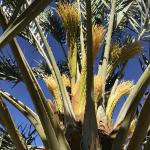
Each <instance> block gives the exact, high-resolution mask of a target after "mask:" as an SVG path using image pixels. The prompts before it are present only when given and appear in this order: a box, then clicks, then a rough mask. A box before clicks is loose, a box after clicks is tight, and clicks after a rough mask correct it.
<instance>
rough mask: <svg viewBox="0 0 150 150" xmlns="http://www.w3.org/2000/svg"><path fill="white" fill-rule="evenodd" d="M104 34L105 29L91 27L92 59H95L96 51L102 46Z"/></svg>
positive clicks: (97, 26) (96, 26) (95, 26)
mask: <svg viewBox="0 0 150 150" xmlns="http://www.w3.org/2000/svg"><path fill="white" fill-rule="evenodd" d="M104 33H105V29H104V27H102V26H99V25H93V27H92V37H93V43H92V44H93V45H92V51H93V58H95V57H96V55H97V53H98V50H99V48H100V46H101V44H102V39H103V36H104Z"/></svg>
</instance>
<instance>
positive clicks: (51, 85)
mask: <svg viewBox="0 0 150 150" xmlns="http://www.w3.org/2000/svg"><path fill="white" fill-rule="evenodd" d="M44 81H45V83H46V85H47V87H48V89H49V91H50V92H52V95H53V97H54V101H55V105H56V108H57V111H59V112H61V113H62V112H63V105H62V101H61V96H60V91H59V88H58V85H57V83H56V81H55V80H54V78H53V76H52V75H51V76H47V77H46V78H44Z"/></svg>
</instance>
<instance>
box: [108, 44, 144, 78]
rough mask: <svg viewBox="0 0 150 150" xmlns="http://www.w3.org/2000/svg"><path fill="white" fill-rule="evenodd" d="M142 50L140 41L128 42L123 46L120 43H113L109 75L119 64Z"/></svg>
mask: <svg viewBox="0 0 150 150" xmlns="http://www.w3.org/2000/svg"><path fill="white" fill-rule="evenodd" d="M141 50H142V46H141V44H140V43H139V42H138V41H135V42H133V43H126V44H125V45H124V46H123V47H120V46H119V44H118V43H115V44H113V45H112V47H111V53H110V63H109V64H108V66H107V77H108V76H109V75H110V74H111V73H112V71H113V69H114V68H115V67H116V66H117V65H118V64H120V63H122V62H124V61H128V60H129V59H131V58H133V57H135V56H136V55H138V54H139V53H140V52H141Z"/></svg>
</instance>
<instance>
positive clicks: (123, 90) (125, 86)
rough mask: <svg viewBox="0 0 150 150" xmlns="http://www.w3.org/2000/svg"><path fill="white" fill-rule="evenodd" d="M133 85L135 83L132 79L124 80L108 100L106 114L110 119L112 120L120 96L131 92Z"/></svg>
mask: <svg viewBox="0 0 150 150" xmlns="http://www.w3.org/2000/svg"><path fill="white" fill-rule="evenodd" d="M132 87H133V83H132V82H131V81H123V82H121V83H120V84H119V85H118V86H117V88H116V91H115V93H114V94H112V95H111V97H110V98H109V100H108V103H107V107H106V116H107V117H108V119H109V120H111V118H112V115H113V111H114V109H115V107H116V105H117V103H118V102H119V100H120V98H121V97H122V96H123V95H126V94H129V92H130V91H131V89H132Z"/></svg>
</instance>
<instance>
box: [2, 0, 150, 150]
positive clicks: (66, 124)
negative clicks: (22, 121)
mask: <svg viewBox="0 0 150 150" xmlns="http://www.w3.org/2000/svg"><path fill="white" fill-rule="evenodd" d="M148 5H149V3H148V1H144V0H133V1H128V0H123V1H120V0H112V1H109V0H107V1H106V0H102V1H100V0H95V1H94V0H81V1H80V0H77V1H74V0H72V1H71V0H60V1H54V2H52V1H51V0H45V1H42V0H39V1H34V0H27V1H23V0H20V1H16V0H12V1H9V0H2V1H1V6H0V24H1V27H2V29H3V31H4V32H3V34H2V35H1V37H0V48H3V47H4V46H5V45H6V44H9V46H10V48H11V50H12V53H13V56H14V59H13V58H11V57H10V58H8V57H5V55H4V54H3V53H2V52H1V57H0V68H1V70H0V79H1V80H6V81H13V83H15V85H16V84H17V83H18V82H20V81H23V82H24V84H25V85H26V87H27V90H28V92H29V94H30V96H31V99H32V102H33V104H34V106H35V108H36V112H34V111H33V110H32V109H31V108H29V107H28V106H26V105H25V104H24V103H23V102H22V101H21V100H18V99H17V98H15V97H13V96H12V95H10V94H9V93H7V91H4V90H1V91H0V123H1V124H2V126H3V127H4V128H5V129H6V131H7V132H8V134H9V135H10V137H11V140H12V142H13V143H14V145H15V147H16V149H17V150H27V149H47V150H69V149H72V150H73V149H83V150H89V149H90V150H107V149H108V150H110V149H112V150H116V149H118V150H121V149H128V150H130V149H131V150H137V149H145V150H147V149H149V148H150V146H149V145H150V144H149V143H150V139H149V123H150V117H149V115H147V113H148V112H149V106H150V102H149V99H150V94H149V89H148V86H149V83H150V65H149V61H148V59H147V57H144V56H145V55H143V56H142V53H147V51H144V48H145V43H146V42H147V41H148V40H149V39H148V38H149V25H150V22H149V18H150V16H149V7H148ZM47 6H48V7H47ZM49 33H50V34H51V35H52V36H53V37H54V38H55V39H56V40H57V41H58V43H59V44H60V46H61V48H62V52H63V54H64V59H65V61H63V62H61V63H60V62H57V59H56V58H55V57H54V55H53V51H52V50H51V46H50V44H49V41H48V40H49ZM133 33H134V36H131V34H133ZM17 35H18V36H20V37H22V38H24V39H25V40H26V41H27V42H28V43H29V44H32V45H33V46H34V47H35V49H36V50H37V51H38V52H39V54H40V55H41V56H42V57H43V60H44V61H43V62H40V63H39V66H37V67H34V68H31V67H30V65H29V64H28V62H27V60H26V58H25V56H24V54H23V52H22V49H21V46H20V45H19V43H18V42H17V38H16V36H17ZM141 42H143V43H144V44H143V45H142V44H141ZM66 43H67V48H65V44H66ZM1 51H2V50H1ZM136 56H139V57H142V58H143V60H144V61H143V62H141V58H140V59H139V62H140V64H142V63H145V62H146V65H147V66H146V67H145V69H144V70H143V74H142V75H141V77H140V78H139V80H138V81H137V83H135V84H133V82H132V81H125V80H124V69H125V67H126V65H127V63H128V61H129V60H130V59H132V58H133V57H136ZM145 60H146V61H145ZM38 79H40V80H43V81H44V82H45V84H46V86H47V88H48V89H49V92H50V93H51V95H52V96H53V100H52V101H50V100H47V99H46V97H45V95H44V93H43V91H42V88H41V87H40V85H39V83H38ZM16 86H17V85H16ZM124 96H126V100H125V102H124V104H123V106H122V107H121V109H120V111H119V113H118V115H117V117H116V119H115V121H114V120H113V115H114V111H115V108H116V106H117V104H118V103H119V101H120V100H121V99H122V98H123V97H124ZM4 100H6V101H8V102H9V103H11V104H12V105H13V106H14V107H16V108H17V109H18V110H19V111H20V112H21V113H22V114H23V115H24V116H25V117H26V118H27V119H28V120H29V121H30V122H31V124H32V125H33V126H34V128H35V130H36V132H37V133H38V135H39V137H40V138H41V140H42V142H43V146H42V147H36V148H34V147H32V146H31V145H29V144H28V143H27V142H26V140H24V138H23V136H22V135H21V133H20V132H19V130H18V129H17V127H16V124H15V122H14V121H13V118H12V117H11V114H10V112H9V110H8V108H7V106H6V104H5V102H4ZM141 101H142V103H143V105H142V107H141V109H140V110H139V109H138V107H139V105H140V104H141ZM136 112H138V113H136ZM3 116H5V117H3ZM143 120H144V123H143Z"/></svg>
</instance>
